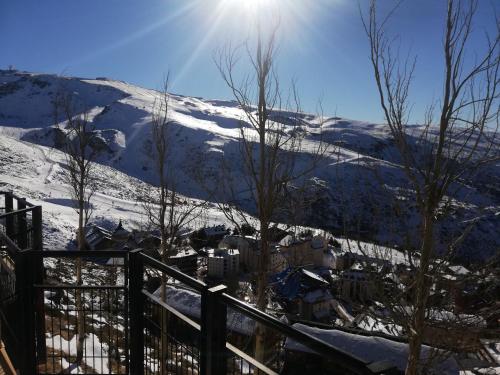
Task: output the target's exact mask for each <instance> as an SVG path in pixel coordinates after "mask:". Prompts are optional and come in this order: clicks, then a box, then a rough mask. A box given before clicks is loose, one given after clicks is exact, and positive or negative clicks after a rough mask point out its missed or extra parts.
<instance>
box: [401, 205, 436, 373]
mask: <svg viewBox="0 0 500 375" xmlns="http://www.w3.org/2000/svg"><path fill="white" fill-rule="evenodd" d="M433 234H434V218H433V210H431V209H427V210H426V213H425V214H424V218H423V233H422V235H423V243H422V251H421V254H422V255H421V258H420V266H419V269H418V272H417V279H416V283H415V303H414V311H413V314H412V321H411V322H410V324H409V332H408V335H409V343H408V344H409V345H408V352H409V353H408V363H407V366H406V372H405V373H406V375H417V374H418V373H419V364H420V352H421V349H422V341H423V335H424V330H425V312H426V308H427V300H428V297H429V279H428V271H429V262H430V258H431V255H432V250H433Z"/></svg>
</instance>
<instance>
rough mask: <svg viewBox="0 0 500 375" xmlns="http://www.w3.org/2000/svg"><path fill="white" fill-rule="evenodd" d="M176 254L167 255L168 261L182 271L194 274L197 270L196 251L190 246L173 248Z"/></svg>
mask: <svg viewBox="0 0 500 375" xmlns="http://www.w3.org/2000/svg"><path fill="white" fill-rule="evenodd" d="M175 251H176V254H175V255H171V256H169V257H168V263H169V265H171V266H175V267H177V268H178V269H179V270H181V271H182V272H184V273H186V274H188V275H190V276H195V275H196V271H197V270H198V253H197V252H196V251H195V250H194V249H193V248H192V247H190V246H183V247H181V248H175Z"/></svg>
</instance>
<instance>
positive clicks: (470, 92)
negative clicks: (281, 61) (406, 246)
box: [362, 0, 500, 375]
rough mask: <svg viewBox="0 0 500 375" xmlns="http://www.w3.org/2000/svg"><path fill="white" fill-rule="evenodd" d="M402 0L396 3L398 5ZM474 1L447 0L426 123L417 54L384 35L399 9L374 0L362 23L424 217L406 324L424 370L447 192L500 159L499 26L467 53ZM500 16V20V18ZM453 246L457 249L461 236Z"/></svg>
mask: <svg viewBox="0 0 500 375" xmlns="http://www.w3.org/2000/svg"><path fill="white" fill-rule="evenodd" d="M398 5H399V4H398ZM476 9H477V1H467V2H465V1H459V0H457V1H455V0H449V1H448V5H447V11H446V18H445V31H444V44H443V53H444V84H443V95H442V97H441V99H440V101H439V102H434V103H430V105H429V107H428V110H427V113H426V116H425V120H424V124H423V125H422V126H420V127H414V126H410V125H409V118H410V111H411V102H410V88H411V83H412V81H413V77H414V69H415V63H416V60H415V59H410V58H403V59H401V58H400V57H399V51H398V50H397V49H395V47H394V43H392V42H391V40H390V39H389V38H388V36H387V34H386V26H387V22H388V21H389V19H390V17H391V16H392V15H393V14H394V11H395V8H394V9H393V11H391V12H390V13H389V15H388V16H386V17H385V18H383V19H382V20H380V19H379V18H378V17H377V13H376V1H374V0H373V1H372V2H371V5H370V10H369V14H368V16H367V17H362V18H363V24H364V28H365V31H366V34H367V36H368V39H369V42H370V58H371V63H372V65H373V69H374V76H375V81H376V84H377V89H378V93H379V97H380V104H381V107H382V109H383V113H384V115H385V120H386V122H387V125H388V127H389V129H390V132H391V134H392V137H393V138H394V141H395V144H396V146H397V149H398V151H399V154H400V156H401V159H402V164H403V167H404V170H405V173H406V176H407V177H408V180H409V182H410V185H411V188H412V190H413V191H414V193H415V200H416V206H417V209H418V212H419V216H420V224H421V228H420V243H419V246H418V248H419V249H418V254H419V262H418V264H417V265H416V273H415V276H414V285H413V290H414V292H413V293H414V296H413V305H412V308H411V309H410V310H409V311H410V313H409V316H408V319H407V322H406V326H405V327H404V328H405V330H406V331H407V333H408V336H409V358H408V365H407V369H406V373H407V374H411V375H413V374H417V373H418V372H419V371H420V370H419V368H420V366H421V364H420V359H421V347H422V337H423V332H424V329H425V327H426V319H427V316H428V315H427V314H426V311H427V306H428V301H429V295H430V289H431V285H432V275H433V273H435V272H437V270H438V268H437V267H435V266H434V262H433V260H434V259H435V257H436V255H437V254H436V246H435V242H436V238H435V237H436V233H435V225H436V223H437V222H438V221H439V220H440V218H441V217H442V215H440V213H441V212H442V209H443V205H446V202H447V201H448V200H447V199H446V197H447V196H448V195H449V194H451V192H452V191H453V190H456V189H459V188H461V186H462V184H463V182H464V181H466V179H467V178H468V177H470V176H471V175H472V174H473V173H474V172H475V171H476V170H477V168H479V167H481V166H483V165H485V164H487V163H491V162H494V161H496V160H498V159H499V147H498V146H499V140H498V137H497V131H496V130H497V128H498V120H499V102H498V99H499V92H498V85H499V82H500V80H499V61H500V54H499V32H498V30H497V32H496V35H495V36H494V37H492V38H488V39H487V46H486V48H485V49H484V51H476V55H475V58H472V57H471V55H470V54H469V53H468V52H469V51H468V49H467V48H468V47H469V46H470V43H469V41H470V39H471V34H472V24H473V19H474V15H475V12H476ZM499 24H500V23H498V20H497V25H499ZM460 241H461V238H458V239H457V241H456V243H452V244H450V245H449V251H454V250H455V248H456V247H457V245H458V244H459V243H460Z"/></svg>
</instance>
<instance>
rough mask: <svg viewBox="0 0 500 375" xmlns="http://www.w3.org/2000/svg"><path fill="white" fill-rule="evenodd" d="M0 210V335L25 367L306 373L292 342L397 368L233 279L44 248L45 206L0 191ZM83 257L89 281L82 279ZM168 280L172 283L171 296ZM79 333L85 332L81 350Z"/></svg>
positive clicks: (133, 255)
mask: <svg viewBox="0 0 500 375" xmlns="http://www.w3.org/2000/svg"><path fill="white" fill-rule="evenodd" d="M0 209H1V210H0V251H1V257H0V280H1V284H0V285H1V286H0V297H1V299H0V338H1V340H2V342H3V344H4V345H5V350H6V352H7V354H8V356H9V358H10V360H11V362H12V365H13V367H14V368H15V369H17V370H18V371H19V372H20V373H21V374H47V375H48V374H58V373H84V374H96V373H98V374H217V375H219V374H222V375H224V374H295V373H299V372H300V369H297V368H293V367H291V366H290V365H289V361H288V358H287V353H286V348H285V345H284V344H285V341H286V340H293V341H294V342H296V343H298V344H300V345H303V346H305V347H307V348H309V349H310V350H312V351H313V352H315V353H318V354H319V355H321V356H322V357H323V358H325V359H326V361H328V362H330V363H331V364H332V366H334V367H335V368H336V373H341V374H392V373H398V372H397V371H395V369H394V368H393V367H392V366H391V365H390V364H389V365H388V364H387V362H385V361H381V362H367V361H365V360H363V359H360V358H357V357H355V356H353V355H351V354H349V353H347V352H345V351H343V350H340V349H338V348H335V347H334V346H332V345H331V344H328V343H326V342H324V341H322V340H320V339H317V338H315V337H313V336H311V335H309V334H308V333H306V332H302V331H299V330H297V329H295V328H293V327H291V326H290V325H288V324H286V323H284V322H282V321H280V320H278V319H276V318H274V317H272V316H270V315H267V314H265V313H263V312H262V311H259V310H257V309H255V308H254V307H252V306H250V305H248V304H246V303H244V302H241V301H240V300H238V299H236V298H234V297H233V296H231V295H230V294H229V293H228V292H227V290H226V287H225V286H224V285H218V286H215V287H208V286H207V285H206V284H204V283H203V282H201V281H199V280H196V279H194V278H192V277H190V276H188V275H186V274H184V273H182V272H180V271H178V270H177V269H175V268H172V267H169V266H167V265H165V264H163V263H161V262H159V261H157V260H155V259H153V258H151V257H149V256H147V255H146V254H144V253H143V252H142V251H141V250H140V249H137V250H132V251H117V250H98V251H67V250H64V251H62V250H45V251H44V250H43V245H42V209H41V206H36V205H32V204H30V203H29V202H27V201H26V200H25V199H23V198H20V197H18V196H16V195H15V194H13V193H10V192H0ZM110 258H113V259H114V260H116V262H107V260H108V259H110ZM77 263H79V264H80V265H81V269H82V280H83V281H82V282H81V283H77V282H76V278H75V277H74V272H75V269H76V264H77ZM110 264H112V265H110ZM159 280H164V281H166V283H167V285H166V288H165V290H166V296H163V298H161V297H160V293H159V285H160V281H159ZM257 325H263V326H265V327H266V330H265V332H266V354H265V358H264V360H262V362H259V361H257V360H256V359H255V357H254V355H253V348H254V339H255V337H254V335H253V332H254V331H255V328H256V327H257ZM78 332H84V335H83V340H82V342H81V345H82V347H83V349H82V352H83V356H82V358H77V354H78V351H77V341H78V340H77V338H78V334H77V333H78ZM4 367H5V366H4ZM1 371H2V370H0V373H1ZM5 372H6V373H9V371H8V369H5Z"/></svg>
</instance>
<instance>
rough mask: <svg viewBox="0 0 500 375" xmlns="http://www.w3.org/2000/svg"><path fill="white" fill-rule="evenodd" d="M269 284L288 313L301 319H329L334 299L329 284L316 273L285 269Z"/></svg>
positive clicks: (301, 269)
mask: <svg viewBox="0 0 500 375" xmlns="http://www.w3.org/2000/svg"><path fill="white" fill-rule="evenodd" d="M271 284H272V285H273V287H274V290H275V292H276V294H277V295H278V297H279V299H280V300H281V302H282V304H283V305H284V309H285V311H287V312H288V313H290V314H292V315H295V316H296V317H298V318H300V319H303V320H315V321H322V320H326V321H328V320H329V318H330V314H331V313H332V312H333V309H332V307H333V301H334V300H333V297H332V295H331V292H330V284H329V283H328V281H326V280H325V279H324V278H322V277H321V276H320V275H318V274H317V273H315V272H313V271H309V270H306V269H303V268H300V269H295V270H292V269H287V270H285V271H283V272H281V273H280V274H277V275H275V277H274V278H273V281H272V283H271Z"/></svg>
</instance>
